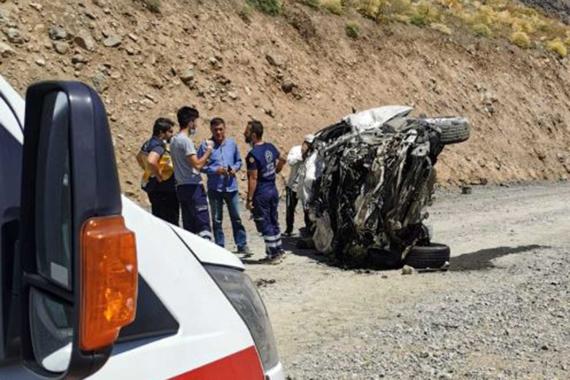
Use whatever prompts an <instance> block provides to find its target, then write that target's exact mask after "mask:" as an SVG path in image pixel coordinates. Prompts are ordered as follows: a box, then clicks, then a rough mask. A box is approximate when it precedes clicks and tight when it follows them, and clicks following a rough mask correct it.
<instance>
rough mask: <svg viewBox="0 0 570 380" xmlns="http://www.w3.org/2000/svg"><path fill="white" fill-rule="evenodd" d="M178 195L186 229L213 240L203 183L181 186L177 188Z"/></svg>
mask: <svg viewBox="0 0 570 380" xmlns="http://www.w3.org/2000/svg"><path fill="white" fill-rule="evenodd" d="M176 193H177V194H178V200H179V201H180V208H181V210H182V225H183V226H184V229H185V230H187V231H190V232H192V233H194V234H196V235H199V236H200V237H202V238H204V239H207V240H212V230H211V228H210V213H209V212H208V197H207V195H206V192H205V191H204V186H203V185H202V184H201V183H200V184H195V185H180V186H178V187H177V188H176Z"/></svg>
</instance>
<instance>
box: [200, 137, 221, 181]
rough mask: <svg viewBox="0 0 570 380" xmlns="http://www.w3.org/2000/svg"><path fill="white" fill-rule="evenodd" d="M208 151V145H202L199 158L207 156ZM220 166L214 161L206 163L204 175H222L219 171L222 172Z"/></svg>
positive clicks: (203, 169)
mask: <svg viewBox="0 0 570 380" xmlns="http://www.w3.org/2000/svg"><path fill="white" fill-rule="evenodd" d="M207 149H208V144H206V143H205V142H204V143H202V144H201V145H200V148H198V154H197V155H198V158H202V157H204V155H205V154H206V150H207ZM220 167H221V166H220V165H216V164H215V163H214V162H212V161H209V162H208V161H206V164H205V165H204V167H203V168H202V173H206V174H220V173H219V170H220Z"/></svg>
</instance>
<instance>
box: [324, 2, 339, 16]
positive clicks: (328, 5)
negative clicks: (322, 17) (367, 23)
mask: <svg viewBox="0 0 570 380" xmlns="http://www.w3.org/2000/svg"><path fill="white" fill-rule="evenodd" d="M320 3H321V7H322V8H324V9H326V10H327V11H329V12H331V13H334V14H335V15H340V14H342V1H341V0H321V1H320Z"/></svg>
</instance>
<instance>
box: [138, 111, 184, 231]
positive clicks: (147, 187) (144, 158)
mask: <svg viewBox="0 0 570 380" xmlns="http://www.w3.org/2000/svg"><path fill="white" fill-rule="evenodd" d="M173 127H174V122H173V121H172V120H170V119H167V118H163V117H161V118H158V119H156V121H155V122H154V126H153V128H152V137H151V138H150V139H149V140H147V141H146V142H145V143H144V144H143V146H142V147H141V149H140V151H139V153H138V154H137V162H138V163H139V166H140V167H141V168H142V169H143V170H144V173H143V177H142V181H141V187H142V189H143V190H144V191H145V192H146V193H147V195H148V199H149V201H150V204H151V209H152V214H153V215H154V216H157V217H159V218H161V219H163V220H165V221H167V222H169V223H172V224H174V225H178V221H179V218H180V205H179V203H178V198H177V197H176V183H175V181H174V175H173V174H174V169H173V166H172V160H171V158H170V152H169V150H168V145H167V144H168V143H169V142H170V139H171V138H172V135H173V133H174V131H173Z"/></svg>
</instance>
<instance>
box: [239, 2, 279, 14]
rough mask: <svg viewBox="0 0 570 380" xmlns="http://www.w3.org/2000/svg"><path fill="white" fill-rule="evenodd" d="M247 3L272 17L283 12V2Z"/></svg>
mask: <svg viewBox="0 0 570 380" xmlns="http://www.w3.org/2000/svg"><path fill="white" fill-rule="evenodd" d="M247 2H248V3H249V4H250V5H251V6H252V7H254V8H255V9H258V10H260V11H261V12H263V13H267V14H268V15H271V16H276V15H278V14H280V13H281V11H282V10H283V3H282V2H281V0H247Z"/></svg>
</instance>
